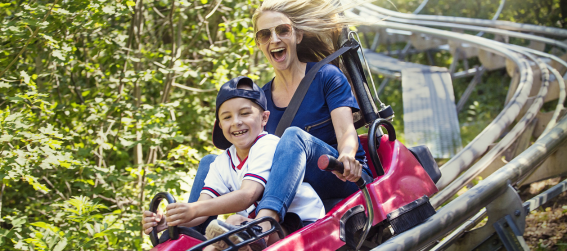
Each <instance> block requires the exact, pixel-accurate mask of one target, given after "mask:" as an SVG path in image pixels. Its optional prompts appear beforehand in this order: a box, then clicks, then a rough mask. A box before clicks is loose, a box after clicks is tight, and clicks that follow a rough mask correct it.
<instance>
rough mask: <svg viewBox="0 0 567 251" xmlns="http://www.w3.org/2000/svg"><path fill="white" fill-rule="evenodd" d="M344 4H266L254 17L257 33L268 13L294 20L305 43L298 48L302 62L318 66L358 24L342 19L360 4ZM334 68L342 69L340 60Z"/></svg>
mask: <svg viewBox="0 0 567 251" xmlns="http://www.w3.org/2000/svg"><path fill="white" fill-rule="evenodd" d="M342 2H343V4H342V5H341V1H339V0H264V2H263V3H262V5H261V6H260V7H259V8H258V9H256V12H254V16H253V17H252V23H253V25H254V33H256V32H257V31H258V26H257V25H256V22H257V21H258V18H259V17H260V16H261V15H262V14H263V13H264V12H267V11H274V12H279V13H282V14H284V15H286V16H287V17H288V18H289V19H290V20H291V22H292V25H293V27H294V29H296V30H299V31H300V32H302V33H303V39H302V40H301V43H300V44H298V45H297V56H298V58H299V60H300V61H301V62H318V61H320V60H322V59H323V58H325V57H327V56H328V55H330V54H331V53H333V52H335V51H336V50H337V49H338V48H339V44H338V43H339V41H338V40H339V36H340V33H341V30H342V28H343V27H345V26H348V25H355V24H357V22H356V21H355V20H353V19H350V18H347V17H344V16H343V15H341V12H343V11H345V10H347V9H350V8H352V7H353V6H355V5H357V4H356V3H352V2H349V3H348V4H344V1H342ZM333 64H334V65H336V66H338V60H335V62H333Z"/></svg>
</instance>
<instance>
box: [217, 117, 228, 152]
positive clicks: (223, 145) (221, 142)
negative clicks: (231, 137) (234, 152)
mask: <svg viewBox="0 0 567 251" xmlns="http://www.w3.org/2000/svg"><path fill="white" fill-rule="evenodd" d="M213 144H214V145H215V146H216V147H217V148H218V149H221V150H225V149H227V148H229V147H230V146H232V143H230V142H228V140H227V139H226V138H225V137H224V134H223V133H222V129H221V128H220V126H219V121H218V120H215V127H214V128H213Z"/></svg>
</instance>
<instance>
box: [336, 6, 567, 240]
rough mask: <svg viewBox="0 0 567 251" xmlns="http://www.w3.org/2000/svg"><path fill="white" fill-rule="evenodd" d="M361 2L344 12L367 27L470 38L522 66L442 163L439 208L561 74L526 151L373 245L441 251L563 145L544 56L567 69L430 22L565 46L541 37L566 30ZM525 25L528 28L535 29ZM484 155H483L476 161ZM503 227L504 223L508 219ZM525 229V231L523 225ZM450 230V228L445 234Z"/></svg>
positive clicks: (505, 141) (513, 134) (566, 134)
mask: <svg viewBox="0 0 567 251" xmlns="http://www.w3.org/2000/svg"><path fill="white" fill-rule="evenodd" d="M364 7H366V8H364ZM364 7H363V8H357V9H353V10H351V11H350V12H347V13H346V14H347V15H349V16H350V17H354V18H361V21H362V22H363V23H365V24H368V25H366V27H365V28H364V29H365V30H372V29H375V30H376V31H378V30H379V29H386V28H389V29H395V30H402V31H409V32H413V33H420V34H427V35H429V36H433V37H438V38H442V39H447V40H453V41H458V42H463V43H467V44H469V45H472V46H474V47H477V48H481V49H483V50H486V51H490V52H492V53H495V54H498V55H501V56H504V57H506V58H507V59H509V60H510V61H512V62H513V63H514V64H515V65H516V67H517V69H518V71H519V75H518V78H519V80H518V82H519V83H518V87H517V89H516V91H515V92H514V94H513V96H512V98H511V99H510V101H509V102H508V103H507V105H506V106H505V107H504V109H503V110H502V112H501V113H500V114H499V115H498V116H497V117H496V118H495V119H494V120H493V121H492V123H491V124H490V125H489V126H487V127H486V128H485V129H484V130H483V131H482V132H481V133H480V134H479V135H478V136H477V137H476V138H475V139H474V140H473V141H471V143H469V144H468V145H467V146H466V147H464V149H463V150H462V151H461V152H459V153H458V154H457V155H456V156H455V157H453V158H452V159H451V160H450V161H449V162H447V163H446V164H445V165H444V166H443V167H442V168H441V171H442V175H443V176H442V179H441V180H440V181H439V183H438V188H439V189H440V192H439V193H438V194H436V195H435V196H433V197H432V199H431V202H432V204H433V205H434V206H435V207H438V206H440V205H441V204H443V203H445V202H447V201H449V199H451V198H452V197H453V195H454V194H455V193H456V192H457V191H458V190H460V189H461V188H462V187H463V186H465V185H466V184H468V183H469V182H470V181H471V180H472V179H473V178H474V177H476V176H477V175H478V174H479V173H480V172H481V171H483V170H484V169H485V168H486V167H487V166H488V165H489V164H490V163H492V162H493V161H494V160H495V159H496V158H498V157H499V156H502V154H503V152H504V150H506V149H507V148H508V147H509V146H510V145H511V144H512V143H513V142H514V141H516V140H517V139H518V137H519V136H521V134H522V133H523V132H524V131H525V130H526V128H527V126H528V124H529V123H530V122H531V121H532V120H533V119H534V117H535V115H536V114H537V113H538V111H539V110H540V108H541V106H542V104H543V98H544V97H545V95H546V93H547V92H548V87H549V84H550V77H549V75H550V73H551V74H553V76H554V77H555V79H556V80H557V81H558V84H559V86H560V90H561V92H562V93H561V94H560V95H559V96H560V97H559V104H558V105H557V108H556V111H555V113H554V118H553V119H552V121H551V122H550V125H549V126H548V127H547V128H546V130H545V131H544V133H543V134H542V135H541V137H540V138H539V139H538V140H537V141H536V142H535V143H534V144H533V145H532V146H530V147H529V148H528V149H527V150H525V151H523V152H522V153H521V154H520V155H518V156H517V157H516V158H514V159H513V160H512V161H510V162H509V163H508V164H506V165H505V166H504V167H502V168H500V169H499V170H497V171H496V172H495V173H493V174H492V175H490V176H489V177H487V178H486V179H485V180H484V181H482V182H481V183H479V184H478V185H476V186H475V187H473V188H472V189H470V190H469V191H467V192H466V193H464V194H462V195H460V196H459V197H458V198H456V199H455V200H453V201H451V202H449V203H448V204H446V205H445V206H443V207H441V208H440V209H439V210H438V211H437V214H436V215H434V216H432V217H431V218H429V219H428V220H427V221H426V222H424V223H423V224H421V225H418V226H417V227H415V228H413V229H411V230H408V231H406V232H404V233H401V234H399V235H397V236H395V237H393V238H391V239H389V240H388V241H386V242H385V243H383V244H382V245H379V246H378V247H376V248H375V249H373V250H418V249H422V248H423V249H430V248H433V249H434V250H442V249H445V248H447V247H449V246H450V245H451V244H453V242H455V240H456V239H457V238H458V237H459V236H461V235H462V233H463V232H464V231H466V230H468V229H470V228H472V227H473V226H474V225H476V223H478V222H479V221H480V220H482V219H483V218H484V217H486V214H487V212H486V210H485V209H484V207H487V208H489V207H490V206H491V205H492V204H494V203H496V202H494V200H495V198H498V197H499V196H503V194H509V193H513V194H516V192H515V190H513V189H512V188H511V186H510V184H515V183H516V182H518V181H519V180H521V179H523V178H525V177H526V176H528V175H529V174H531V173H532V172H533V171H534V170H535V169H537V167H538V166H539V165H540V164H541V163H542V162H543V161H544V160H545V159H546V158H547V157H548V156H549V155H551V154H552V153H553V152H554V151H556V150H557V148H558V147H559V146H561V145H562V144H564V142H565V140H566V139H567V117H565V118H563V119H562V120H561V121H559V122H558V123H557V124H555V121H556V120H557V119H558V117H559V113H560V111H561V110H562V109H563V106H562V104H563V102H564V101H565V93H564V92H565V83H564V81H563V77H561V76H560V74H559V72H558V71H557V70H556V69H554V68H552V67H551V66H550V65H549V64H546V63H544V62H543V61H542V60H541V59H540V58H547V59H551V60H554V61H556V62H558V63H559V64H561V65H563V66H565V67H566V68H567V62H565V61H564V60H562V59H561V58H558V57H556V56H554V55H550V54H547V53H544V52H540V51H536V50H533V49H530V48H525V47H521V46H517V45H511V44H505V43H500V42H497V41H493V40H489V39H486V38H482V37H480V36H474V35H468V34H462V33H456V32H451V31H446V30H440V29H435V28H431V27H441V28H456V29H462V30H470V31H479V32H481V33H492V34H497V35H504V36H509V37H518V38H524V39H529V40H534V41H538V42H543V43H546V44H550V45H552V46H555V47H558V48H562V49H567V44H566V43H564V42H561V41H557V40H554V39H551V38H545V37H542V36H544V35H545V36H551V37H567V30H564V29H558V28H551V27H543V26H536V25H528V24H517V23H512V22H506V21H495V20H481V19H471V18H459V17H443V16H430V15H416V14H404V13H399V12H394V11H390V10H386V9H383V8H380V7H378V6H374V5H370V4H368V5H364ZM385 20H386V21H385ZM370 23H371V24H370ZM424 26H430V27H424ZM522 32H530V33H534V34H537V35H532V34H525V33H522ZM530 62H532V64H534V65H535V66H536V67H537V68H538V69H539V71H540V72H541V73H542V74H541V83H542V85H541V88H540V90H539V93H538V94H537V96H536V97H535V99H534V100H533V102H531V103H530V106H529V107H527V108H524V109H525V110H527V112H525V114H524V115H523V117H522V118H521V119H519V118H517V117H518V115H519V114H521V112H520V110H521V109H522V107H523V106H524V105H526V104H527V99H528V95H529V93H530V90H531V89H532V84H533V75H534V74H533V71H532V67H531V66H530ZM512 81H514V80H512ZM516 119H518V122H517V123H516V124H515V125H514V127H513V128H512V129H510V130H509V131H508V132H507V134H506V136H505V137H504V138H502V139H501V140H500V141H499V143H498V144H497V145H496V146H495V147H494V148H492V149H491V150H490V151H488V152H487V150H488V147H489V145H490V144H491V143H492V142H494V141H496V140H498V138H499V137H500V135H502V134H503V133H504V132H505V130H506V128H508V127H509V126H510V125H511V124H512V123H513V122H514V121H515V120H516ZM482 156H484V157H482ZM480 157H482V158H481V159H480V160H478V159H479V158H480ZM477 160H478V161H477ZM475 161H477V162H476V163H475V165H473V166H472V167H471V165H472V163H474V162H475ZM561 184H562V186H560V188H561V189H559V188H556V189H555V190H553V192H546V193H544V194H542V195H541V196H537V197H536V198H534V199H533V200H534V201H538V203H540V204H541V201H543V199H542V198H543V197H545V198H546V199H547V198H550V197H551V195H556V194H558V193H560V192H558V191H561V192H562V191H565V181H564V182H562V183H561ZM558 186H559V185H558ZM516 195H517V194H516ZM526 203H528V202H526ZM528 204H529V203H528ZM533 205H534V203H533V202H532V203H531V207H530V209H533V208H534V206H533ZM489 215H490V213H489ZM520 215H522V217H525V214H524V213H521V214H516V216H520ZM471 217H472V218H471ZM489 218H490V217H489ZM520 218H521V217H520ZM493 220H494V219H493ZM495 224H496V223H495ZM499 226H500V227H501V226H506V224H504V225H499ZM494 228H497V226H496V225H495V227H494ZM521 231H522V232H523V226H522V228H521ZM451 232H452V233H451ZM501 233H504V234H505V232H502V229H501V230H500V232H499V234H501ZM447 234H450V235H448V236H447ZM444 236H447V237H446V238H445V239H444V240H443V241H442V242H441V243H439V244H438V245H437V246H435V247H433V246H434V245H432V243H433V244H435V243H437V242H438V241H439V240H440V239H441V238H443V237H444ZM493 236H494V234H493ZM524 246H525V243H524Z"/></svg>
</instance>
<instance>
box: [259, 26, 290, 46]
mask: <svg viewBox="0 0 567 251" xmlns="http://www.w3.org/2000/svg"><path fill="white" fill-rule="evenodd" d="M272 30H275V31H276V35H277V36H278V37H279V38H286V37H289V36H290V35H291V32H292V26H291V24H280V25H278V26H276V27H272V28H269V29H261V30H259V31H257V32H256V41H257V42H258V43H259V44H265V43H267V42H270V40H271V39H272Z"/></svg>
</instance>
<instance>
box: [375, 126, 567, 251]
mask: <svg viewBox="0 0 567 251" xmlns="http://www.w3.org/2000/svg"><path fill="white" fill-rule="evenodd" d="M565 139H567V118H563V119H562V120H561V121H560V122H559V123H558V124H557V125H556V126H555V127H554V128H553V129H552V130H551V131H550V132H549V133H548V134H546V135H545V136H544V137H543V138H541V139H540V140H538V141H536V142H535V143H534V144H533V145H532V146H530V147H529V148H528V149H527V150H526V151H524V152H522V153H521V154H520V155H519V156H518V157H516V158H514V159H513V160H512V161H510V162H509V163H508V164H507V165H505V166H504V167H502V168H500V169H499V170H498V171H496V172H495V173H494V174H493V175H491V176H489V177H488V178H486V179H485V180H484V181H483V182H481V183H480V184H478V185H477V186H475V187H473V188H472V189H470V190H469V191H467V192H465V193H464V194H462V195H461V196H459V197H458V198H456V199H455V200H453V201H452V202H450V203H449V204H447V205H446V206H444V207H443V208H441V209H440V210H439V211H437V214H435V215H433V216H432V217H431V218H429V219H428V220H427V221H426V222H424V223H423V224H421V225H418V226H416V227H415V228H413V229H412V230H411V231H407V232H404V233H401V234H399V235H397V236H395V237H393V238H391V239H389V240H388V241H386V242H385V243H383V244H382V245H380V246H379V247H377V248H375V249H373V250H417V249H419V248H420V247H423V246H425V245H427V244H429V243H430V242H432V241H434V240H437V239H439V238H441V237H443V236H444V235H445V234H447V233H448V232H449V231H451V230H452V229H454V228H456V227H458V226H459V225H460V224H461V223H462V222H464V221H466V219H468V218H469V217H470V216H472V215H474V214H475V213H477V212H478V211H479V210H480V209H481V208H482V207H484V205H486V204H488V203H490V202H491V201H492V200H493V199H494V198H496V197H497V195H499V194H500V193H501V191H502V188H503V187H505V186H506V185H507V184H508V182H511V183H514V182H515V181H517V180H518V179H519V178H520V177H521V175H522V174H524V173H526V172H528V171H529V170H531V169H532V168H533V167H534V166H536V165H537V164H539V163H541V162H542V161H543V160H545V159H546V158H547V157H548V156H549V155H551V154H552V153H553V152H554V151H555V150H557V148H558V147H559V146H560V145H561V144H562V143H563V142H564V141H565Z"/></svg>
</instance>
